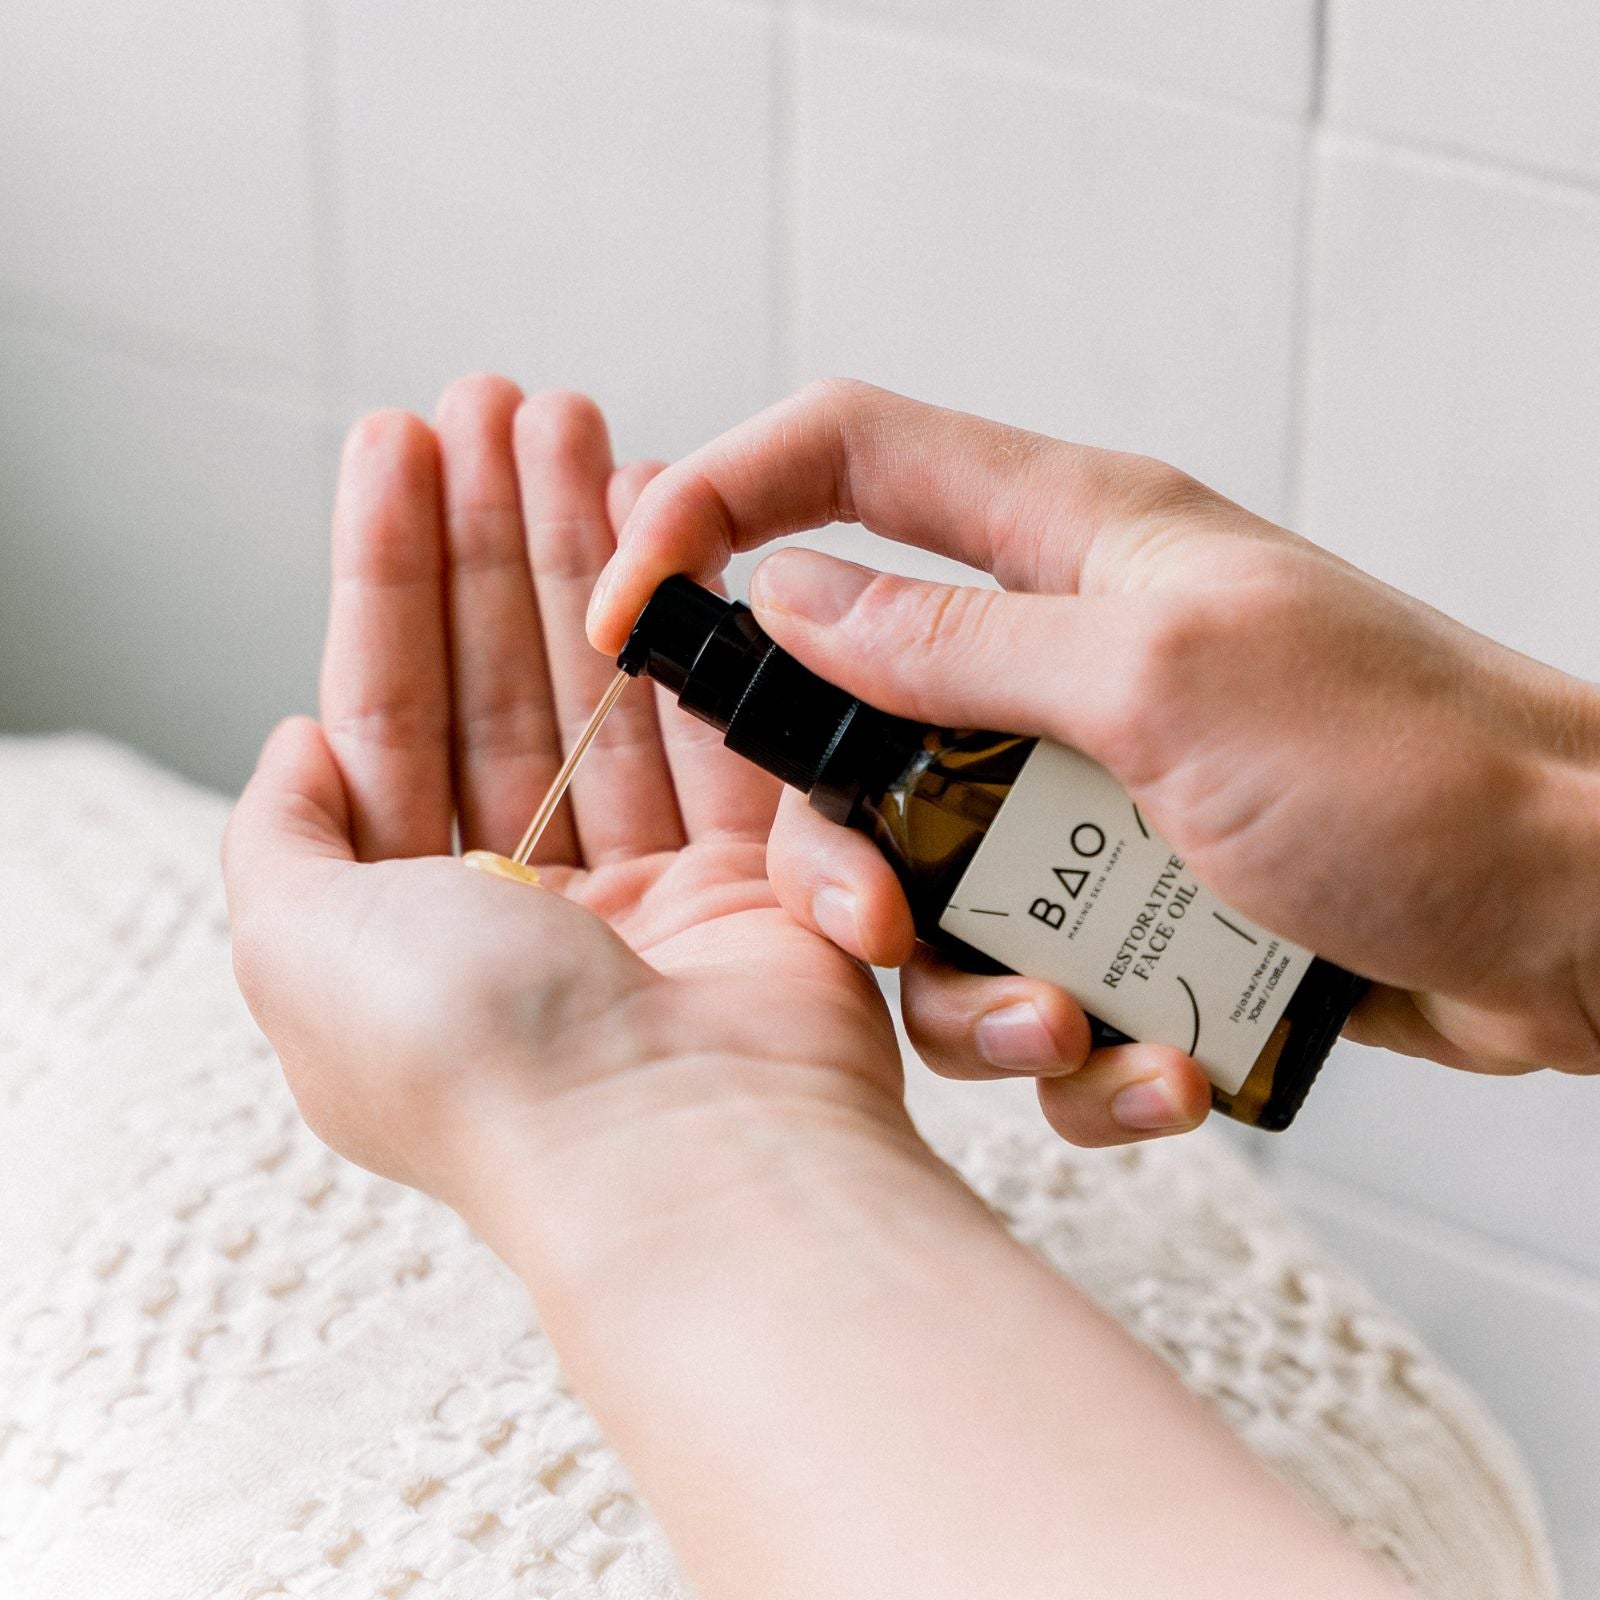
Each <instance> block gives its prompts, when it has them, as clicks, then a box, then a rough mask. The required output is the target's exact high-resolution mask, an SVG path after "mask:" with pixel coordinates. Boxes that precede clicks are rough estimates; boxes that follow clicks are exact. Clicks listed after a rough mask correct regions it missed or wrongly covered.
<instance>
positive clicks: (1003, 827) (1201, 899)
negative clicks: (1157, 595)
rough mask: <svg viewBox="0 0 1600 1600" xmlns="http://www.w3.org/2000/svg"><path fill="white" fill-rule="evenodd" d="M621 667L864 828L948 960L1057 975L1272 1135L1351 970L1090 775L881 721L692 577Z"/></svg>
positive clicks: (1004, 747)
mask: <svg viewBox="0 0 1600 1600" xmlns="http://www.w3.org/2000/svg"><path fill="white" fill-rule="evenodd" d="M617 664H618V665H619V666H620V667H622V668H623V669H624V670H625V671H628V672H630V673H633V674H634V675H635V676H637V675H639V674H641V673H642V674H645V675H647V676H649V677H651V678H654V679H656V680H657V681H658V682H660V683H662V684H664V685H665V686H666V687H667V688H669V689H670V690H672V692H674V693H675V694H676V695H677V696H678V703H679V705H680V706H682V707H683V708H684V709H685V710H687V711H689V712H691V713H692V714H693V715H695V716H697V717H700V718H701V719H702V720H704V721H706V722H709V723H711V724H712V725H713V726H714V727H716V728H718V729H720V730H721V731H722V733H723V734H724V737H725V741H726V743H727V745H728V747H729V748H730V749H732V750H735V751H737V752H738V753H739V754H741V755H744V756H746V757H748V758H749V759H750V760H752V761H755V762H756V763H757V764H758V765H760V766H762V767H765V768H766V769H767V770H768V771H769V772H773V773H775V774H776V775H777V776H778V777H780V778H782V779H783V780H784V782H786V783H790V784H793V785H794V786H795V787H797V788H800V789H803V790H804V791H806V793H807V794H809V796H810V798H811V803H812V805H813V806H815V807H816V808H817V809H818V810H819V811H821V812H822V813H823V814H824V815H825V816H828V817H830V818H832V819H833V820H834V821H836V822H840V823H844V824H846V825H848V826H850V827H854V828H858V829H859V830H861V831H862V832H863V833H865V834H866V835H867V836H868V837H870V838H871V839H872V840H873V841H874V842H875V843H876V844H877V846H878V848H879V849H880V850H881V851H882V852H883V854H884V856H885V858H886V859H887V860H888V861H889V863H890V864H891V865H892V866H893V867H894V869H895V872H896V874H897V876H898V877H899V879H900V882H901V884H902V885H903V886H904V888H905V892H906V896H907V899H908V900H909V902H910V905H911V910H912V914H913V917H914V919H915V922H916V927H917V932H918V934H919V935H920V936H921V937H922V938H923V939H924V940H926V941H927V942H928V943H930V944H932V945H934V946H936V947H937V948H938V949H940V950H941V951H942V952H943V953H944V954H946V955H947V956H948V957H949V958H950V959H952V960H954V961H955V962H957V963H958V964H960V965H961V966H964V967H968V968H971V969H973V970H976V971H989V972H999V971H1007V970H1011V971H1017V972H1024V973H1027V974H1029V975H1030V976H1034V977H1042V978H1048V979H1050V980H1051V981H1053V982H1056V983H1060V984H1061V985H1062V987H1064V988H1066V989H1067V990H1068V991H1069V992H1071V993H1072V994H1073V995H1074V996H1075V998H1077V999H1078V1000H1079V1001H1080V1002H1081V1003H1082V1004H1083V1006H1084V1008H1085V1010H1086V1011H1088V1012H1089V1014H1090V1017H1091V1020H1092V1022H1093V1026H1094V1030H1095V1035H1096V1039H1097V1042H1102V1043H1112V1042H1116V1041H1119V1040H1125V1039H1128V1038H1138V1039H1153V1040H1160V1041H1161V1042H1164V1043H1171V1044H1176V1045H1178V1046H1180V1047H1182V1048H1184V1049H1186V1050H1188V1051H1189V1052H1190V1053H1191V1054H1193V1055H1195V1056H1196V1057H1197V1058H1198V1059H1199V1060H1200V1062H1201V1064H1202V1065H1203V1066H1204V1067H1205V1068H1206V1071H1207V1073H1208V1075H1209V1076H1210V1077H1211V1080H1212V1085H1213V1089H1212V1098H1213V1102H1214V1103H1215V1105H1216V1106H1217V1108H1218V1109H1219V1110H1221V1111H1223V1112H1226V1113H1227V1114H1228V1115H1229V1116H1231V1117H1235V1118H1237V1119H1238V1120H1239V1121H1241V1122H1248V1123H1253V1124H1254V1125H1256V1126H1258V1127H1262V1128H1272V1129H1279V1128H1284V1127H1287V1126H1288V1124H1289V1122H1290V1121H1291V1120H1292V1119H1293V1117H1294V1115H1295V1113H1296V1112H1297V1111H1298V1110H1299V1108H1300V1103H1301V1101H1302V1100H1303V1099H1304V1098H1305V1095H1306V1091H1307V1090H1308V1089H1309V1088H1310V1086H1311V1082H1312V1080H1313V1079H1314V1078H1315V1077H1316V1074H1317V1070H1318V1068H1319V1067H1320V1066H1321V1065H1322V1062H1323V1060H1324V1059H1325V1058H1326V1056H1327V1054H1328V1051H1329V1050H1330V1049H1331V1048H1332V1045H1333V1042H1334V1040H1335V1039H1336V1038H1337V1037H1338V1033H1339V1029H1340V1027H1341V1026H1342V1025H1343V1023H1344V1020H1345V1018H1346V1016H1348V1014H1349V1012H1350V1009H1351V1007H1352V1006H1353V1005H1354V1004H1355V1002H1356V1001H1357V999H1359V998H1360V995H1361V992H1362V990H1363V988H1364V987H1365V985H1364V983H1363V981H1362V980H1361V979H1358V978H1356V977H1354V976H1353V975H1352V974H1350V973H1348V972H1345V971H1344V970H1342V969H1341V968H1339V967H1336V966H1334V965H1333V964H1332V963H1330V962H1326V961H1323V960H1321V959H1320V958H1319V957H1317V956H1315V955H1313V954H1312V953H1311V952H1310V951H1309V950H1304V949H1302V948H1300V947H1299V946H1295V945H1292V944H1290V943H1289V942H1288V941H1287V940H1283V939H1280V938H1277V937H1276V936H1275V935H1273V934H1271V933H1270V932H1268V931H1267V930H1266V929H1264V928H1261V927H1259V926H1258V925H1256V924H1254V923H1252V922H1250V921H1248V919H1246V918H1244V917H1242V916H1240V915H1239V914H1238V913H1236V912H1234V911H1232V910H1231V909H1230V908H1229V907H1227V906H1226V905H1224V904H1223V903H1222V902H1221V901H1219V900H1217V899H1216V897H1215V896H1213V895H1212V894H1211V893H1210V891H1209V890H1207V889H1205V888H1204V887H1203V886H1202V885H1200V884H1199V883H1198V882H1196V881H1195V880H1194V879H1192V878H1191V877H1190V876H1189V875H1188V873H1187V870H1186V868H1185V866H1184V863H1183V861H1182V860H1181V859H1180V858H1179V857H1178V856H1176V855H1175V854H1174V853H1173V852H1172V850H1171V848H1170V847H1169V846H1168V845H1166V844H1165V842H1164V841H1163V840H1161V839H1160V837H1159V836H1157V835H1155V834H1154V833H1152V832H1151V830H1150V829H1149V827H1148V826H1147V825H1146V823H1145V821H1144V819H1143V817H1141V816H1140V814H1139V811H1138V808H1137V807H1136V806H1134V805H1133V803H1132V802H1131V801H1130V800H1129V799H1128V797H1127V796H1126V795H1125V794H1124V793H1123V792H1122V791H1121V790H1120V789H1119V788H1118V787H1117V786H1116V784H1115V782H1114V780H1112V779H1111V778H1110V776H1109V774H1107V773H1105V772H1104V770H1103V769H1101V768H1099V767H1097V766H1095V765H1094V764H1093V763H1092V762H1089V761H1087V760H1086V759H1085V758H1084V757H1082V756H1080V755H1078V754H1077V753H1076V752H1073V751H1068V750H1066V749H1064V748H1063V747H1061V746H1059V745H1054V744H1051V743H1049V742H1048V741H1044V740H1039V739H1034V738H1024V737H1020V736H1018V735H1015V734H1002V733H985V732H964V731H957V730H950V729H941V728H934V727H929V726H927V725H925V724H918V723H912V722H907V721H905V720H904V719H902V718H899V717H891V716H888V715H887V714H885V713H884V712H881V711H878V710H877V709H875V708H874V707H872V706H869V705H867V704H866V703H864V702H863V701H860V700H858V699H856V698H854V697H853V696H850V695H847V694H845V693H844V691H843V690H841V689H839V688H837V687H836V686H834V685H833V684H830V683H827V682H826V681H825V680H823V679H821V678H819V677H817V676H816V674H815V673H812V672H810V671H809V670H808V669H807V668H805V667H803V666H801V665H800V663H799V662H798V661H796V660H795V659H794V658H793V657H792V656H790V655H788V654H787V653H786V652H784V651H782V650H780V649H778V647H777V646H776V645H774V644H773V642H772V641H771V640H770V639H769V638H768V637H767V636H766V634H765V633H763V632H762V631H761V628H760V627H759V625H758V624H757V623H756V621H755V618H754V616H753V615H752V614H751V612H750V610H749V608H748V607H746V606H743V605H740V604H739V603H738V602H737V601H729V600H724V599H722V598H721V597H720V596H718V595H714V594H712V593H711V592H710V591H709V590H706V589H702V588H701V587H700V586H699V585H697V584H694V583H691V582H690V581H689V580H688V579H686V578H669V579H668V580H667V581H666V582H665V583H664V584H662V585H661V587H660V588H659V589H658V590H657V591H656V593H655V595H654V596H653V597H652V598H651V600H650V603H649V604H648V605H647V606H646V607H645V610H644V612H643V613H642V615H641V616H640V618H639V622H638V625H637V626H636V627H635V629H634V631H633V633H632V635H631V636H630V637H629V639H628V642H627V644H626V645H625V646H624V647H623V651H622V654H621V655H620V656H619V657H618V658H617Z"/></svg>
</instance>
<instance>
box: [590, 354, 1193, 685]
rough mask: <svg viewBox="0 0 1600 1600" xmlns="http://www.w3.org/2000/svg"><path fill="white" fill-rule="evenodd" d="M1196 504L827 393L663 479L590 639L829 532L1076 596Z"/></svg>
mask: <svg viewBox="0 0 1600 1600" xmlns="http://www.w3.org/2000/svg"><path fill="white" fill-rule="evenodd" d="M1185 486H1187V487H1186V488H1185ZM1197 489H1198V486H1196V485H1194V484H1193V482H1192V480H1189V479H1186V478H1184V477H1183V475H1182V474H1179V473H1175V472H1174V471H1173V469H1171V468H1169V467H1165V466H1162V465H1161V464H1160V463H1158V462H1152V461H1148V460H1146V459H1145V458H1143V457H1139V456H1127V455H1120V454H1117V453H1115V452H1112V451H1106V450H1091V449H1088V448H1086V447H1085V446H1082V445H1074V444H1066V443H1063V442H1061V441H1059V440H1055V439H1046V438H1044V437H1042V436H1040V435H1038V434H1032V433H1026V432H1023V431H1022V430H1021V429H1017V428H1007V427H1003V426H1001V425H1000V424H998V423H994V422H987V421H984V420H983V419H982V418H979V417H971V416H966V415H964V414H962V413H961V412H957V411H945V410H941V409H940V408H938V407H936V406H928V405H922V404H920V403H918V402H916V401H914V400H907V399H905V398H903V397H902V396H900V395H896V394H890V393H888V392H887V391H885V390H882V389H875V388H872V387H871V386H870V385H867V384H861V383H853V382H849V381H841V380H830V381H827V382H824V383H820V384H813V385H812V386H811V387H810V388H807V389H803V390H802V391H801V392H800V393H799V394H797V395H794V396H791V397H790V398H789V399H787V400H784V401H781V402H780V403H779V404H778V405H776V406H773V407H770V408H769V409H768V410H766V411H763V412H762V413H761V414H760V415H759V416H756V417H753V418H752V419H751V420H750V421H748V422H746V423H744V424H742V425H741V426H739V427H737V428H735V429H733V430H732V431H731V432H730V433H726V434H724V435H723V436H722V437H721V438H720V439H717V440H714V441H713V442H712V443H711V444H709V445H707V446H706V447H705V448H704V449H702V450H698V451H696V452H695V453H694V454H693V455H690V456H688V457H686V458H685V459H684V460H682V461H680V462H678V463H676V464H675V465H674V466H672V467H670V468H669V469H668V470H667V471H666V472H664V473H662V474H661V476H660V477H659V478H657V479H656V481H655V482H654V483H653V484H652V485H651V486H650V488H649V490H648V492H647V493H646V494H645V495H644V496H643V497H642V499H641V500H640V503H639V505H638V507H637V508H636V510H635V512H634V515H633V516H632V517H631V518H630V519H629V525H628V531H627V536H626V538H625V539H624V540H623V541H622V545H621V549H620V552H619V554H618V556H617V559H616V560H615V561H614V562H613V563H612V565H611V567H610V569H609V570H608V571H607V573H606V577H605V582H604V584H603V586H602V587H601V588H600V589H599V590H597V592H596V594H595V596H594V601H593V604H592V606H591V608H590V614H589V621H590V628H591V632H592V635H593V638H594V641H595V643H596V644H597V645H599V646H600V648H601V649H603V650H606V651H608V652H610V653H613V654H614V653H615V652H616V651H618V650H620V649H621V648H622V643H623V640H624V639H625V638H626V636H627V633H628V629H629V628H630V627H631V626H632V624H633V621H634V619H635V618H636V617H637V616H638V614H639V612H640V611H641V610H642V609H643V607H644V603H645V601H646V600H648V599H649V598H650V595H651V594H652V592H653V591H654V590H655V587H656V585H657V584H658V583H660V582H661V581H662V579H663V578H666V577H669V576H670V575H671V574H673V573H674V572H688V573H693V574H696V575H700V576H705V575H708V574H710V573H713V572H719V571H721V569H722V567H723V566H724V565H725V564H726V562H727V559H728V557H729V556H730V555H731V554H732V553H733V552H735V551H738V550H748V549H751V548H753V547H754V546H756V545H759V544H764V543H765V542H766V541H768V540H769V539H775V538H777V537H779V536H780V535H782V534H786V533H793V532H796V531H797V530H799V529H802V528H816V527H821V526H823V525H825V524H827V523H829V522H860V523H862V524H863V525H865V526H866V527H867V528H869V529H871V530H872V531H873V532H874V533H879V534H882V535H884V536H885V537H886V538H889V539H895V540H898V541H900V542H902V543H906V544H915V545H920V546H921V547H922V548H924V549H927V550H936V551H939V552H941V553H942V554H944V555H948V556H953V557H955V558H956V559H957V560H959V561H965V562H966V563H967V564H968V565H970V566H975V567H981V568H983V569H984V570H986V571H989V572H992V573H994V574H995V576H996V577H998V578H999V579H1000V581H1001V582H1002V583H1003V584H1004V585H1005V586H1006V587H1007V588H1047V589H1056V590H1068V591H1070V590H1074V589H1076V588H1077V586H1078V580H1079V576H1080V573H1081V570H1082V567H1083V563H1084V561H1085V559H1086V557H1087V555H1088V553H1089V551H1090V548H1091V546H1092V545H1093V544H1094V542H1095V540H1096V539H1097V537H1098V536H1099V535H1100V533H1101V532H1102V531H1103V530H1104V529H1107V528H1108V527H1120V526H1122V525H1124V524H1126V523H1128V522H1129V521H1130V520H1136V519H1137V517H1138V514H1139V513H1140V512H1141V511H1142V510H1144V509H1146V508H1147V507H1150V506H1153V505H1158V504H1160V503H1161V502H1162V501H1163V500H1167V499H1172V498H1174V497H1178V496H1180V495H1181V494H1182V493H1193V492H1196V491H1197Z"/></svg>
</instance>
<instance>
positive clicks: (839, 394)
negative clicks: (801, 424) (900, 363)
mask: <svg viewBox="0 0 1600 1600" xmlns="http://www.w3.org/2000/svg"><path fill="white" fill-rule="evenodd" d="M882 393H883V390H882V389H879V388H877V387H875V386H874V385H872V384H870V383H866V382H864V381H863V380H862V379H860V378H846V377H831V378H813V379H812V380H811V381H810V383H808V384H806V385H805V387H804V388H802V389H799V390H798V391H796V393H795V395H794V403H795V404H796V405H797V406H799V407H801V408H803V409H805V410H812V409H816V408H821V409H823V410H828V411H835V410H844V411H849V410H854V409H857V408H858V407H860V406H862V405H863V404H866V403H868V402H871V401H874V400H876V399H877V398H878V396H880V395H881V394H882Z"/></svg>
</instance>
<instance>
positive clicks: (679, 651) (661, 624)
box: [617, 577, 733, 694]
mask: <svg viewBox="0 0 1600 1600" xmlns="http://www.w3.org/2000/svg"><path fill="white" fill-rule="evenodd" d="M732 603H733V602H732V601H729V600H724V599H723V598H722V596H721V595H718V594H713V593H712V592H711V591H710V590H709V589H702V588H701V587H700V585H699V584H698V583H692V582H691V581H690V580H689V579H688V578H684V577H671V578H668V579H667V580H666V582H664V583H663V584H662V585H661V586H660V588H658V589H657V590H656V592H655V593H654V594H653V595H651V596H650V602H649V604H648V605H646V606H645V608H644V610H643V611H642V612H641V613H640V615H639V620H638V622H636V623H635V624H634V628H633V632H632V633H630V634H629V635H628V642H627V643H626V644H625V645H623V647H622V654H621V655H620V656H618V657H617V665H618V666H619V667H621V668H622V670H623V671H624V672H626V673H627V674H628V675H629V676H630V677H634V678H637V677H639V676H640V675H641V674H643V675H644V676H645V677H647V678H654V679H655V681H656V682H657V683H659V684H661V685H663V686H664V687H665V688H668V689H670V690H671V691H672V692H673V693H674V694H677V693H678V692H679V691H680V690H681V689H682V688H683V686H684V683H685V682H686V681H687V680H688V677H689V673H690V672H691V671H692V670H693V668H694V664H695V662H696V660H698V659H699V656H700V651H701V649H702V648H703V647H704V645H705V642H706V640H707V639H709V638H710V637H711V635H712V634H713V633H715V632H716V630H717V627H718V625H719V624H720V623H721V622H722V621H723V620H724V619H725V618H726V617H727V614H728V610H729V608H730V606H731V605H732Z"/></svg>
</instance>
